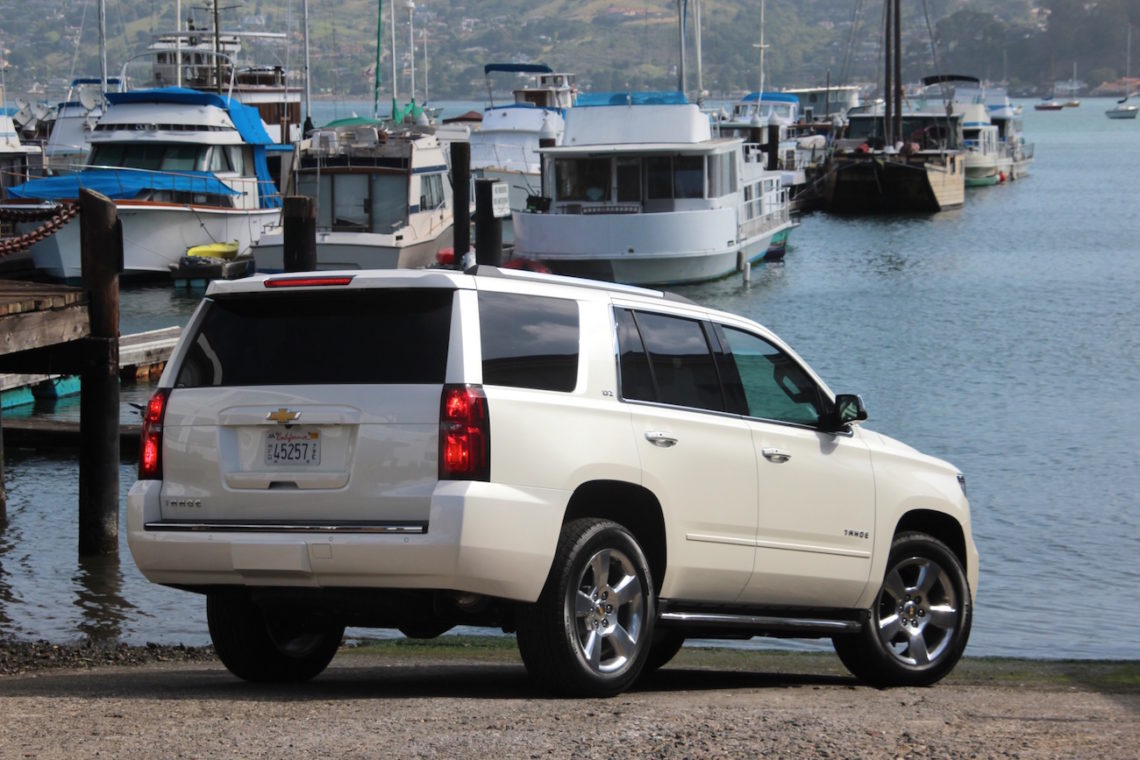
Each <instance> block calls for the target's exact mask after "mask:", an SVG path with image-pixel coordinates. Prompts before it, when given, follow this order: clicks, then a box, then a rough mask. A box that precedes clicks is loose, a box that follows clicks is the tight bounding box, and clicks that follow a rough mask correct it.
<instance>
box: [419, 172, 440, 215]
mask: <svg viewBox="0 0 1140 760" xmlns="http://www.w3.org/2000/svg"><path fill="white" fill-rule="evenodd" d="M442 205H443V176H442V175H440V174H425V175H423V176H421V177H420V211H428V210H430V209H434V208H439V207H440V206H442Z"/></svg>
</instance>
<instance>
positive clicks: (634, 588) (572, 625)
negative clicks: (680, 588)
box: [515, 518, 657, 697]
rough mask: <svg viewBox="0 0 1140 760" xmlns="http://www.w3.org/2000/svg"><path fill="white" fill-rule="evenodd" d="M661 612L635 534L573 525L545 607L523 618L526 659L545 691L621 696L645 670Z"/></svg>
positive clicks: (519, 621) (525, 610) (594, 522)
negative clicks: (657, 612) (655, 619)
mask: <svg viewBox="0 0 1140 760" xmlns="http://www.w3.org/2000/svg"><path fill="white" fill-rule="evenodd" d="M656 610H657V595H656V592H655V587H654V585H653V579H652V576H651V575H650V572H649V562H648V561H647V560H646V558H645V554H644V552H642V550H641V547H640V546H639V545H638V543H637V539H635V538H634V537H633V534H631V533H630V532H629V531H628V530H626V529H625V528H624V527H623V526H621V525H618V524H617V523H614V522H611V521H609V520H601V519H597V518H581V519H578V520H572V521H571V522H568V523H566V524H565V525H564V526H562V533H561V535H560V536H559V539H558V549H557V551H556V552H555V556H554V563H553V565H552V567H551V569H550V575H549V577H548V578H547V579H546V585H545V586H543V589H542V593H541V594H540V595H539V597H538V600H537V601H535V602H534V603H533V604H524V605H520V606H519V607H518V609H517V610H516V613H515V623H516V626H517V633H518V644H519V653H520V654H521V655H522V659H523V664H525V665H526V669H527V673H529V674H530V677H531V679H532V680H533V681H534V682H535V683H536V684H538V685H539V686H540V688H542V689H545V690H548V691H554V692H559V693H562V694H568V695H574V696H591V697H607V696H613V695H614V694H620V693H621V692H623V691H625V690H626V689H628V688H629V687H630V686H631V685H632V684H633V682H634V681H635V680H636V679H637V676H638V675H639V674H640V673H641V670H642V668H644V667H645V663H646V659H647V658H648V656H649V653H650V650H651V647H650V644H651V642H652V641H653V624H654V616H655V614H656Z"/></svg>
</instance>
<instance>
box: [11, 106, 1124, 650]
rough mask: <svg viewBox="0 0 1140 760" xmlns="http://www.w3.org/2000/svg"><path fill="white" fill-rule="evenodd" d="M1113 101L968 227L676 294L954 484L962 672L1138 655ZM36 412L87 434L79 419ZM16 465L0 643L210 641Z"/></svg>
mask: <svg viewBox="0 0 1140 760" xmlns="http://www.w3.org/2000/svg"><path fill="white" fill-rule="evenodd" d="M1111 103H1112V101H1111V100H1108V99H1103V100H1098V99H1085V101H1084V102H1083V103H1082V105H1081V106H1080V107H1079V108H1072V109H1065V110H1063V111H1059V112H1035V111H1033V109H1032V106H1031V103H1029V102H1026V103H1024V105H1025V127H1026V128H1025V132H1026V135H1027V139H1029V140H1032V141H1033V142H1035V143H1036V161H1035V162H1034V164H1033V165H1032V167H1031V169H1030V176H1029V177H1028V178H1026V179H1025V180H1023V181H1019V182H1016V183H1013V184H1009V185H1006V186H998V187H990V188H977V189H970V190H969V191H968V194H967V201H966V205H965V207H964V208H962V209H960V210H956V211H951V212H947V213H942V214H938V215H935V216H919V217H895V218H878V219H868V218H837V217H833V216H827V215H824V214H819V213H816V214H810V215H807V216H805V217H803V218H802V219H801V222H802V224H801V226H800V227H799V228H798V229H796V230H795V231H793V233H792V237H791V241H790V245H789V250H788V254H787V257H786V259H785V260H784V261H783V262H782V263H777V264H767V265H761V266H758V267H756V268H755V269H754V271H753V273H752V278H751V282H750V283H747V284H746V283H744V282H743V281H742V280H741V279H740V278H728V279H724V280H721V281H718V282H714V283H709V284H704V285H699V286H690V287H686V288H681V289H679V291H680V292H682V293H683V294H684V295H686V296H688V297H689V298H692V299H694V300H696V301H698V302H700V303H703V304H708V305H713V306H717V307H721V308H724V309H727V310H729V311H734V312H738V313H741V314H744V315H746V316H749V317H752V318H754V319H756V320H757V321H760V322H762V323H764V324H766V325H768V326H770V327H772V328H773V329H774V330H775V331H776V332H777V333H778V334H780V335H781V336H783V337H784V338H785V339H787V340H788V341H789V342H790V343H791V344H792V345H793V346H794V347H795V348H796V349H797V350H798V351H799V352H800V353H801V354H802V355H803V356H804V358H805V359H806V360H807V361H808V362H809V363H811V364H812V365H813V366H814V367H815V368H816V369H817V370H818V371H819V372H820V374H821V375H822V376H823V377H824V378H825V379H826V380H827V381H828V383H829V384H830V385H831V387H832V389H833V390H835V391H837V392H857V393H861V394H862V395H863V397H864V400H865V402H866V404H867V407H868V409H869V411H870V414H871V420H870V421H869V422H868V423H867V424H868V426H869V427H871V428H873V429H875V430H879V431H881V432H883V433H886V434H888V435H891V436H895V437H897V438H900V439H902V440H904V441H906V442H907V443H910V444H912V445H914V446H916V447H917V448H919V449H921V450H923V451H926V452H929V453H932V454H935V455H937V456H940V457H943V458H945V459H948V460H950V461H951V462H953V463H954V464H956V465H957V466H958V467H960V468H961V469H962V470H963V471H964V472H965V473H966V476H967V478H968V487H969V495H970V500H971V503H972V505H973V519H974V525H973V529H974V536H975V539H976V541H977V544H978V548H979V551H980V553H981V577H980V582H979V589H978V598H977V606H976V610H975V619H974V630H973V635H972V637H971V640H970V645H969V647H968V649H967V650H966V654H967V656H997V655H1002V656H1015V657H1034V658H1097V659H1100V658H1113V659H1116V658H1128V659H1136V658H1140V633H1138V631H1140V608H1138V607H1136V606H1134V605H1133V604H1132V601H1133V600H1134V598H1135V594H1136V589H1137V588H1140V559H1138V558H1140V454H1138V453H1137V452H1138V451H1140V433H1138V432H1137V431H1140V328H1138V325H1140V250H1138V249H1140V206H1138V204H1137V198H1138V191H1140V173H1138V167H1140V123H1136V122H1133V121H1113V120H1109V119H1107V118H1106V117H1105V115H1104V110H1105V109H1106V108H1108V107H1109V106H1110V105H1111ZM199 298H200V292H199V293H194V292H188V291H185V290H182V291H179V290H175V289H173V288H171V287H168V286H152V287H146V288H124V291H123V296H122V299H123V302H122V311H121V324H122V332H124V333H130V332H137V331H139V330H143V329H150V328H154V327H161V326H166V325H170V324H183V323H184V322H185V320H186V318H187V317H188V316H189V314H190V312H191V311H192V309H193V308H194V306H195V305H196V303H197V301H198V299H199ZM251 339H255V336H251ZM148 392H149V388H146V387H142V388H127V389H125V391H124V398H129V399H131V400H135V401H138V402H141V401H143V400H144V399H145V398H146V395H147V394H148ZM20 413H32V412H31V410H28V409H23V410H12V411H9V412H8V413H6V415H5V416H6V417H11V416H15V415H16V414H20ZM35 413H46V412H45V411H43V410H39V411H37V412H35ZM50 413H51V414H54V415H56V416H65V417H66V416H71V417H75V418H77V417H78V399H68V400H65V401H64V402H61V403H59V404H57V405H56V407H55V408H54V409H53V410H51V411H50ZM133 415H134V413H133V411H131V409H130V407H129V406H127V405H126V404H124V412H123V419H125V420H131V419H132V417H133ZM133 419H134V421H137V417H133ZM6 454H7V462H6V470H7V487H8V497H9V503H8V513H9V518H10V525H9V527H8V528H7V529H6V530H5V531H3V532H0V633H2V634H6V635H10V636H14V637H18V638H25V639H40V638H44V639H49V640H52V641H56V642H71V641H74V640H77V639H80V638H82V637H84V636H92V637H96V638H108V639H116V638H117V639H121V640H124V641H128V642H131V643H144V642H146V641H156V642H163V643H177V642H182V643H186V644H204V643H207V642H208V641H209V637H208V634H207V631H206V618H205V604H204V600H203V598H202V597H200V596H197V595H193V594H188V593H184V592H180V591H174V590H170V589H165V588H161V587H158V586H154V585H152V584H149V583H148V582H147V581H145V580H144V579H143V578H142V576H141V575H140V574H139V572H138V570H137V569H136V568H135V567H134V563H133V561H132V560H131V556H130V553H129V551H128V550H127V548H126V544H125V537H124V540H123V546H122V550H121V552H120V555H119V556H118V557H117V558H113V559H98V560H92V561H84V562H82V563H81V562H79V561H78V560H77V559H76V544H77V526H76V523H77V509H78V508H77V503H78V502H77V498H78V497H77V492H78V468H77V465H76V464H75V462H74V460H73V459H71V458H70V457H69V455H56V454H54V453H51V452H43V451H26V450H19V449H16V448H14V447H11V446H9V447H8V449H7V451H6ZM121 472H122V478H121V493H122V499H123V501H124V502H125V499H126V492H127V490H128V488H129V487H130V485H131V483H132V482H133V480H134V466H133V465H131V464H124V466H123V467H122V470H121ZM122 530H123V528H121V531H122ZM736 646H743V647H766V646H793V647H806V648H812V649H815V648H821V649H822V648H827V646H828V645H827V644H826V642H807V643H802V644H798V643H790V644H789V643H784V642H778V641H776V640H766V639H754V640H752V641H748V642H740V643H738V644H736Z"/></svg>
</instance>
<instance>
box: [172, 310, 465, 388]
mask: <svg viewBox="0 0 1140 760" xmlns="http://www.w3.org/2000/svg"><path fill="white" fill-rule="evenodd" d="M452 300H453V292H452V291H450V290H434V289H419V290H414V291H412V290H386V289H375V290H367V291H348V292H346V291H343V290H341V291H336V292H331V291H329V292H320V293H311V292H309V293H289V294H276V293H275V294H273V295H272V296H269V295H262V294H254V295H250V296H244V297H234V298H224V299H217V300H215V301H213V302H212V303H210V304H209V307H208V310H207V311H206V313H205V316H204V318H203V320H202V322H201V325H200V326H199V328H198V331H197V333H196V334H194V335H193V336H192V338H191V340H190V349H189V351H188V353H187V355H186V359H185V360H184V361H183V363H182V366H181V367H180V368H179V371H178V376H177V378H176V380H175V385H176V386H178V387H190V388H192V387H201V386H236V385H329V384H352V383H369V384H375V383H389V384H420V383H433V384H434V383H443V381H444V376H445V370H446V365H447V350H448V337H449V335H450V331H451V304H452Z"/></svg>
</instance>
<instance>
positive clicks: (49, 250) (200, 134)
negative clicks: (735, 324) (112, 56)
mask: <svg viewBox="0 0 1140 760" xmlns="http://www.w3.org/2000/svg"><path fill="white" fill-rule="evenodd" d="M106 97H107V101H108V106H107V109H106V112H105V113H104V114H103V115H102V116H101V117H100V118H99V121H98V122H96V124H95V127H94V128H93V129H92V130H91V132H90V134H89V138H88V139H89V141H90V143H91V152H90V155H89V157H88V160H87V163H86V164H85V165H84V166H83V168H82V169H80V170H79V171H77V172H75V173H74V174H69V175H62V176H57V177H44V178H41V179H33V180H31V181H29V182H26V183H23V184H21V185H17V186H15V187H13V188H10V189H9V195H10V196H11V198H10V200H9V201H7V202H6V204H5V205H7V206H10V207H16V208H18V207H20V206H23V207H24V208H27V207H28V206H36V207H37V208H38V209H39V210H40V211H41V212H42V211H44V210H45V209H47V210H51V209H55V212H56V213H55V214H54V216H53V217H52V218H50V219H48V220H47V221H46V222H45V223H44V224H43V225H42V228H43V229H44V234H43V235H42V236H40V237H42V239H39V240H38V242H36V243H35V245H34V246H32V248H31V253H32V258H33V261H34V262H35V266H36V267H37V268H38V269H40V270H41V271H43V272H44V273H45V274H47V275H48V276H50V277H53V278H55V279H61V280H77V279H79V278H80V276H81V269H80V240H79V236H80V225H79V222H78V221H74V220H71V217H72V216H74V214H73V210H74V208H75V205H76V202H77V199H78V197H79V191H80V190H81V189H82V188H88V189H91V190H95V191H97V192H100V193H102V194H103V195H105V196H107V197H108V198H109V199H111V200H112V201H114V203H115V206H116V209H117V212H118V217H119V221H120V222H121V224H122V234H123V268H124V271H123V274H124V275H125V276H145V275H160V274H161V275H166V276H169V274H170V269H171V267H172V266H173V265H175V264H177V262H178V261H179V260H180V259H181V258H182V257H183V256H184V255H185V254H186V253H187V251H188V250H190V249H192V248H195V247H197V246H211V245H217V244H227V247H228V248H229V249H230V250H232V251H233V252H235V253H236V254H239V255H240V254H244V253H247V252H248V251H249V247H250V245H251V244H252V243H253V242H255V241H256V240H257V239H258V238H259V237H260V236H261V234H262V232H263V231H264V230H265V229H266V228H268V227H271V226H274V225H276V224H277V223H278V222H279V219H280V211H281V196H280V194H279V193H278V191H277V187H276V185H275V183H274V181H273V179H272V177H271V176H270V174H269V171H268V169H267V161H266V149H267V147H268V146H270V145H272V144H273V140H272V139H271V138H270V137H269V135H268V134H267V133H266V131H265V129H264V126H263V124H262V121H261V118H260V117H259V116H258V113H257V111H256V110H255V109H253V108H252V107H249V106H245V105H242V104H241V103H239V102H237V101H236V100H235V99H234V98H232V97H231V96H229V95H219V94H217V93H212V92H201V91H198V90H191V89H187V88H182V87H165V88H156V89H141V90H128V91H126V92H109V93H107V96H106ZM68 220H70V221H68ZM38 224H39V222H38V221H37V222H27V223H24V224H23V225H18V226H17V230H18V231H19V232H21V233H24V234H35V229H34V227H35V225H38ZM48 232H51V233H52V234H47V233H48Z"/></svg>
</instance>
